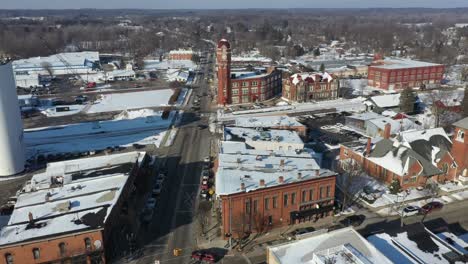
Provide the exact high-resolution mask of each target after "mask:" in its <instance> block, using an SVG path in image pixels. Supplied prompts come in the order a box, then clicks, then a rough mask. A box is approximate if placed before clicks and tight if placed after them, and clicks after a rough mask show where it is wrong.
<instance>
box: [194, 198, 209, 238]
mask: <svg viewBox="0 0 468 264" xmlns="http://www.w3.org/2000/svg"><path fill="white" fill-rule="evenodd" d="M210 210H211V203H210V202H209V201H202V202H200V204H199V205H198V211H197V219H198V224H199V226H200V231H201V233H202V235H203V236H204V235H205V232H206V231H205V230H206V227H207V225H208V217H209V215H210Z"/></svg>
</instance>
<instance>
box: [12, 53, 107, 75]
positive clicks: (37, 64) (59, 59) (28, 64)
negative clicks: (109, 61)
mask: <svg viewBox="0 0 468 264" xmlns="http://www.w3.org/2000/svg"><path fill="white" fill-rule="evenodd" d="M63 61H66V62H67V65H65V64H64V63H63ZM85 61H89V62H96V61H99V52H97V51H83V52H67V53H59V54H54V55H51V56H48V57H33V58H28V59H21V60H16V61H14V62H13V69H14V70H15V71H21V70H28V69H43V68H44V65H45V64H50V66H52V67H53V68H67V67H69V66H72V67H77V66H78V67H85V66H86V64H85Z"/></svg>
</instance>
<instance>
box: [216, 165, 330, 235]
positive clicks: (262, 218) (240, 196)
mask: <svg viewBox="0 0 468 264" xmlns="http://www.w3.org/2000/svg"><path fill="white" fill-rule="evenodd" d="M297 177H298V179H299V180H298V181H297V182H292V183H291V182H289V181H288V182H286V179H285V178H282V177H281V176H280V177H278V179H277V183H278V184H275V185H274V186H272V187H266V183H265V180H260V182H259V183H258V184H259V186H260V187H261V188H259V189H257V190H253V191H249V192H246V191H245V186H239V187H240V189H241V190H244V191H241V192H238V193H234V194H229V195H221V196H220V201H221V210H222V223H223V232H224V234H226V235H227V236H229V235H232V236H234V237H239V236H242V234H246V233H247V234H249V233H260V232H263V231H265V230H268V229H271V228H274V227H279V226H284V225H292V224H297V223H301V222H305V221H311V220H314V219H318V218H323V217H326V216H329V215H331V214H332V211H333V204H334V197H335V181H336V175H335V174H330V175H329V176H326V177H317V178H312V179H308V180H300V177H301V175H300V174H299V175H298V176H297Z"/></svg>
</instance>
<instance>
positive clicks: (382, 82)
mask: <svg viewBox="0 0 468 264" xmlns="http://www.w3.org/2000/svg"><path fill="white" fill-rule="evenodd" d="M444 70H445V66H444V65H442V64H436V63H429V62H422V61H415V60H410V59H385V60H375V61H374V62H372V64H371V65H370V66H369V70H368V85H369V86H372V87H376V88H381V89H385V90H401V89H403V88H407V87H410V88H413V87H422V86H426V85H429V84H439V83H440V81H441V80H442V77H443V74H444Z"/></svg>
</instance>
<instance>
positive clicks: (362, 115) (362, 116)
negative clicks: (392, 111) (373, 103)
mask: <svg viewBox="0 0 468 264" xmlns="http://www.w3.org/2000/svg"><path fill="white" fill-rule="evenodd" d="M382 117H384V116H383V115H379V114H377V113H374V112H364V113H360V114H355V115H352V116H348V118H352V119H358V120H363V121H366V120H371V119H376V118H382Z"/></svg>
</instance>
